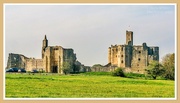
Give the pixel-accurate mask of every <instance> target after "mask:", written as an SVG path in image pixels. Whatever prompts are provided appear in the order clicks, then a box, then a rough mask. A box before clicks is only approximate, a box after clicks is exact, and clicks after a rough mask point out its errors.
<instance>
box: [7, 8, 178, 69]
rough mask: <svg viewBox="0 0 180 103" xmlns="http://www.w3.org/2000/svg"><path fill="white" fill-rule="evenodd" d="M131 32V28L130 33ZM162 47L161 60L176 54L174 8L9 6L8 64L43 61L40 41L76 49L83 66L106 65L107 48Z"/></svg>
mask: <svg viewBox="0 0 180 103" xmlns="http://www.w3.org/2000/svg"><path fill="white" fill-rule="evenodd" d="M129 26H130V28H129ZM126 30H132V31H133V32H134V45H142V43H143V42H146V43H147V45H148V46H159V48H160V52H159V53H160V59H161V58H162V57H163V56H164V55H165V54H167V53H173V52H175V6H174V5H6V6H5V61H6V62H7V58H8V53H19V54H23V55H25V56H27V57H35V58H41V48H42V40H43V38H44V35H45V34H46V35H47V39H48V40H49V45H50V46H55V45H60V46H62V47H64V48H73V49H74V52H75V53H76V54H77V60H78V61H80V62H81V63H82V64H85V65H88V66H92V65H93V64H102V65H105V64H107V62H108V58H107V57H108V47H109V46H111V45H115V44H124V43H125V39H126V38H125V36H126V35H125V33H126Z"/></svg>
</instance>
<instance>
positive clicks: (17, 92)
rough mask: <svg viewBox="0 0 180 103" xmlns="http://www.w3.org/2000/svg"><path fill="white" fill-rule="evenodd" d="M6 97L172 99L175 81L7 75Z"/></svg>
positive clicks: (90, 75)
mask: <svg viewBox="0 0 180 103" xmlns="http://www.w3.org/2000/svg"><path fill="white" fill-rule="evenodd" d="M5 82H6V84H5V86H6V87H5V93H6V98H136V97H137V98H141V97H147V98H151V97H152V98H159V97H160V98H172V97H174V81H170V80H145V79H132V78H122V77H113V76H111V75H110V74H109V73H82V74H73V75H61V76H59V75H52V74H48V75H39V74H35V75H29V74H6V81H5Z"/></svg>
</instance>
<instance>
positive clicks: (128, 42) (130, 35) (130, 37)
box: [126, 31, 133, 46]
mask: <svg viewBox="0 0 180 103" xmlns="http://www.w3.org/2000/svg"><path fill="white" fill-rule="evenodd" d="M126 45H131V46H132V45H133V32H132V31H126Z"/></svg>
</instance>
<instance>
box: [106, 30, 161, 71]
mask: <svg viewBox="0 0 180 103" xmlns="http://www.w3.org/2000/svg"><path fill="white" fill-rule="evenodd" d="M152 60H157V61H159V47H157V46H154V47H148V46H147V44H146V43H143V44H142V45H133V32H132V31H126V44H123V45H111V47H109V49H108V63H109V64H110V65H111V66H117V67H123V68H126V71H129V72H137V73H144V69H145V68H146V67H147V66H148V64H149V62H150V61H152Z"/></svg>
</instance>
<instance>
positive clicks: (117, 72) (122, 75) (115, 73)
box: [112, 68, 125, 77]
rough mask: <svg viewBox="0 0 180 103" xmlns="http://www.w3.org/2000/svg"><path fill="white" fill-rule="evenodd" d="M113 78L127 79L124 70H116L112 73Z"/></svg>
mask: <svg viewBox="0 0 180 103" xmlns="http://www.w3.org/2000/svg"><path fill="white" fill-rule="evenodd" d="M112 75H113V76H120V77H125V74H124V71H123V68H116V69H115V71H114V72H112Z"/></svg>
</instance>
